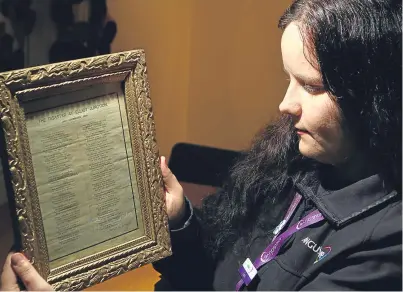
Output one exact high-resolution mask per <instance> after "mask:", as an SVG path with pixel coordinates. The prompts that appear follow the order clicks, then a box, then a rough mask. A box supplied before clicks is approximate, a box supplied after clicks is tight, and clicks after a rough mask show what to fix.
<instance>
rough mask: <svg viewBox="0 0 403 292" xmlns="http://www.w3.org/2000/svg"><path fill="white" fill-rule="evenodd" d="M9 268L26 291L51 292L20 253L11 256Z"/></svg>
mask: <svg viewBox="0 0 403 292" xmlns="http://www.w3.org/2000/svg"><path fill="white" fill-rule="evenodd" d="M11 266H12V267H13V270H14V272H15V273H16V274H17V276H18V277H19V278H20V279H21V281H22V283H24V286H25V288H26V289H27V290H28V291H53V289H52V287H51V286H50V285H49V284H48V283H47V282H46V281H45V280H44V279H43V278H42V277H41V276H40V275H39V274H38V272H37V271H36V270H35V268H34V267H33V266H32V265H31V263H30V262H29V261H28V259H27V258H26V257H25V256H24V255H22V254H21V253H16V254H13V255H12V257H11Z"/></svg>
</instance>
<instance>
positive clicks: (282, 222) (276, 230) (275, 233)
mask: <svg viewBox="0 0 403 292" xmlns="http://www.w3.org/2000/svg"><path fill="white" fill-rule="evenodd" d="M286 223H287V221H286V220H282V221H281V222H280V224H279V225H277V227H276V229H274V231H273V234H274V235H277V234H278V233H279V232H280V231H281V229H283V228H284V225H285V224H286Z"/></svg>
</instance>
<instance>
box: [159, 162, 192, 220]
mask: <svg viewBox="0 0 403 292" xmlns="http://www.w3.org/2000/svg"><path fill="white" fill-rule="evenodd" d="M161 171H162V178H163V181H164V191H165V202H166V205H167V211H168V218H169V224H170V225H171V227H172V226H175V225H176V224H177V223H178V222H180V221H181V220H182V219H183V217H184V216H185V213H186V205H185V196H184V195H183V188H182V186H181V185H180V183H179V182H178V180H177V179H176V177H175V175H174V174H173V173H172V172H171V170H170V169H169V168H168V165H167V163H166V158H165V157H164V156H161Z"/></svg>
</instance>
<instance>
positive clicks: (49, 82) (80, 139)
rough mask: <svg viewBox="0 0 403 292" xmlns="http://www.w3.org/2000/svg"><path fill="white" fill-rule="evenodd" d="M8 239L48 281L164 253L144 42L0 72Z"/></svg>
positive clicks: (67, 286) (100, 274) (64, 283)
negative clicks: (134, 46) (9, 223)
mask: <svg viewBox="0 0 403 292" xmlns="http://www.w3.org/2000/svg"><path fill="white" fill-rule="evenodd" d="M0 110H1V112H0V117H1V125H2V127H1V129H2V135H0V136H1V138H2V139H3V141H2V145H3V149H2V153H3V156H4V158H5V159H3V160H4V161H5V163H3V164H4V167H5V170H8V171H6V177H5V178H6V182H8V185H9V194H10V195H9V202H10V210H11V212H12V217H13V219H14V230H15V236H16V243H17V245H18V246H19V249H20V250H21V251H22V252H23V253H24V254H25V255H26V256H27V257H28V258H29V259H30V260H31V262H32V263H33V264H34V266H35V268H36V269H37V270H38V272H39V273H40V274H41V275H42V276H43V277H44V278H45V279H46V280H47V281H48V282H49V283H50V284H52V285H53V287H54V288H55V289H56V290H81V289H84V288H86V287H89V286H92V285H94V284H97V283H100V282H102V281H104V280H106V279H108V278H111V277H114V276H117V275H119V274H122V273H124V272H126V271H128V270H131V269H135V268H137V267H139V266H141V265H144V264H147V263H150V262H153V261H156V260H158V259H161V258H163V257H166V256H168V255H170V254H171V246H170V238H169V230H168V220H167V214H166V208H165V198H164V196H163V186H162V179H161V173H160V167H159V154H158V148H157V143H156V139H155V125H154V120H153V112H152V106H151V100H150V96H149V86H148V81H147V70H146V63H145V55H144V52H143V51H142V50H135V51H129V52H122V53H116V54H110V55H104V56H98V57H94V58H87V59H81V60H74V61H70V62H64V63H57V64H51V65H46V66H40V67H34V68H28V69H23V70H17V71H11V72H6V73H2V74H0Z"/></svg>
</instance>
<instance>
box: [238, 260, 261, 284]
mask: <svg viewBox="0 0 403 292" xmlns="http://www.w3.org/2000/svg"><path fill="white" fill-rule="evenodd" d="M239 273H240V274H241V278H242V280H243V282H244V283H245V285H246V286H248V285H249V284H250V282H252V280H253V279H254V278H255V277H256V275H257V270H256V268H255V266H254V265H253V263H252V261H251V260H250V259H249V258H247V259H246V261H245V262H244V263H243V264H242V266H241V267H240V268H239Z"/></svg>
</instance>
